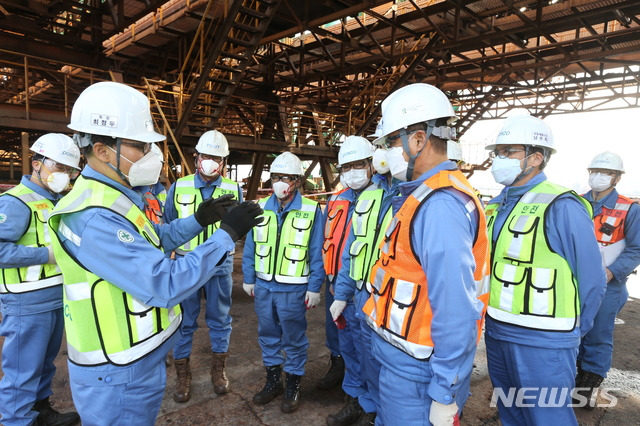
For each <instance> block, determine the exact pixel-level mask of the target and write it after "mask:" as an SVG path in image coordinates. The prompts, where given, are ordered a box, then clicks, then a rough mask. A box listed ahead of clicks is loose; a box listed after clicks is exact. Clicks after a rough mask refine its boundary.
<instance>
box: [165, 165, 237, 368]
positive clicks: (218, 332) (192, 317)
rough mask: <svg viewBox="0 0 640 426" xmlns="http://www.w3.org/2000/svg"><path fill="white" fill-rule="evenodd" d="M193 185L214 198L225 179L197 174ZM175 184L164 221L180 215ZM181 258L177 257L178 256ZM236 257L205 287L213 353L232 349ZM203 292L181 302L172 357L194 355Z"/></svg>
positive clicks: (207, 320)
mask: <svg viewBox="0 0 640 426" xmlns="http://www.w3.org/2000/svg"><path fill="white" fill-rule="evenodd" d="M193 183H194V186H195V187H196V188H199V189H200V193H201V194H202V199H203V200H206V199H209V198H211V195H212V194H213V191H215V189H216V188H217V187H218V186H220V184H221V183H222V177H220V176H218V178H217V179H215V180H213V181H211V182H207V181H205V180H204V179H202V177H201V176H200V172H196V175H195V178H194V180H193ZM175 189H176V184H175V183H174V184H173V185H171V188H169V192H168V194H167V202H166V203H165V206H164V219H165V221H166V222H167V223H171V221H173V220H175V219H177V218H178V212H177V211H176V206H175V204H174V201H173V199H174V194H175ZM238 196H239V197H240V199H239V200H238V202H239V203H241V202H242V190H241V189H240V187H239V186H238ZM176 256H178V255H176ZM232 272H233V256H228V257H227V259H226V260H225V261H224V263H223V264H222V265H220V266H219V267H218V268H217V269H216V272H215V274H214V275H213V276H212V277H211V279H209V280H208V281H207V282H206V283H205V284H204V285H203V286H202V291H204V298H205V301H206V306H205V323H206V324H207V327H208V328H209V340H210V342H211V350H212V351H213V352H214V353H226V352H227V350H228V349H229V338H230V336H231V315H229V309H231V288H232V286H233V280H232V277H231V273H232ZM201 296H202V292H201V290H200V289H198V290H196V291H195V292H193V294H191V295H190V296H189V297H187V298H186V299H185V300H183V301H182V315H183V316H182V325H181V326H180V333H181V338H180V340H179V341H178V343H176V345H175V346H174V347H173V358H174V359H183V358H188V357H190V356H191V347H192V344H193V333H195V331H196V330H197V329H198V315H200V299H201Z"/></svg>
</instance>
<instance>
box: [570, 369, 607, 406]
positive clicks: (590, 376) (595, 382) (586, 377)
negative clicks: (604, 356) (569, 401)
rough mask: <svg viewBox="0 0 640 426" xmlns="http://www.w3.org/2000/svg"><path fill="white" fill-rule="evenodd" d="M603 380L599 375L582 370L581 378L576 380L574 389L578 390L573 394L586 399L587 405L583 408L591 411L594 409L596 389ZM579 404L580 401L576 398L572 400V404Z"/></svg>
mask: <svg viewBox="0 0 640 426" xmlns="http://www.w3.org/2000/svg"><path fill="white" fill-rule="evenodd" d="M603 380H604V377H602V376H601V375H599V374H596V373H592V372H591V371H586V370H582V376H581V377H580V380H579V381H578V380H576V388H577V389H578V390H576V391H575V392H576V394H578V395H582V396H584V397H585V398H587V401H588V402H587V405H586V406H584V407H583V408H586V409H588V410H593V409H594V408H595V406H596V400H597V393H598V388H599V387H600V384H602V381H603ZM581 402H582V401H578V400H577V399H576V398H573V403H574V404H579V403H581Z"/></svg>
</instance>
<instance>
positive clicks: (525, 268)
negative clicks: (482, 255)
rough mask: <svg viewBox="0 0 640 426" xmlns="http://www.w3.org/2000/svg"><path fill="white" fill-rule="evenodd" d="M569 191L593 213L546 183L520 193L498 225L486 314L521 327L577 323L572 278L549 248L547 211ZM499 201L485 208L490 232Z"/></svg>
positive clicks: (563, 328) (545, 327)
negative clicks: (505, 217)
mask: <svg viewBox="0 0 640 426" xmlns="http://www.w3.org/2000/svg"><path fill="white" fill-rule="evenodd" d="M564 194H572V195H574V196H575V197H576V199H578V200H579V201H580V202H581V203H582V204H583V205H584V206H585V208H586V209H587V211H588V212H589V214H591V205H590V204H589V202H588V201H586V200H584V199H583V198H582V197H580V196H579V195H578V194H576V193H574V192H573V191H570V190H568V189H566V188H563V187H561V186H559V185H555V184H552V183H550V182H547V181H544V182H542V183H540V184H538V185H536V186H535V187H534V188H532V189H531V190H530V191H529V192H527V193H526V194H524V195H523V196H522V197H521V198H520V200H518V203H517V204H516V205H515V207H514V208H513V210H512V211H511V212H509V216H508V217H507V220H506V221H505V222H504V225H503V227H502V229H500V231H499V234H498V237H497V241H496V242H495V245H494V246H493V247H492V256H491V258H492V262H493V263H492V268H491V271H492V275H491V286H490V287H491V290H490V296H489V308H488V311H487V312H488V314H489V315H490V316H491V318H493V319H495V320H497V321H502V322H506V323H509V324H513V325H518V326H521V327H525V328H531V329H536V330H545V331H570V330H573V328H574V327H575V326H576V325H579V316H580V302H579V300H578V292H577V283H576V279H575V277H574V276H573V273H572V272H571V268H570V267H569V264H568V263H567V261H566V260H565V259H564V258H563V257H561V256H560V255H558V254H557V253H554V252H553V251H552V250H551V248H550V247H549V246H548V244H547V241H549V240H548V238H547V235H546V227H545V223H546V222H545V213H546V212H547V209H548V208H549V206H550V205H551V204H552V203H553V202H554V201H555V200H557V199H558V197H560V196H561V195H564ZM497 211H498V209H497V205H496V204H493V205H488V206H487V217H488V218H489V235H493V225H494V222H495V216H496V215H497Z"/></svg>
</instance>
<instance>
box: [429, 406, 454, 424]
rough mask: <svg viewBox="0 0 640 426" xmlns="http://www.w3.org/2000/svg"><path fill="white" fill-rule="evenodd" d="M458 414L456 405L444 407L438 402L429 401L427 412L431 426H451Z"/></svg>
mask: <svg viewBox="0 0 640 426" xmlns="http://www.w3.org/2000/svg"><path fill="white" fill-rule="evenodd" d="M456 414H458V404H456V403H455V402H454V403H453V404H449V405H445V404H441V403H439V402H438V401H431V409H430V410H429V421H430V422H431V424H433V426H445V425H452V424H453V421H454V419H455V417H456Z"/></svg>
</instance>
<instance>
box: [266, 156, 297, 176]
mask: <svg viewBox="0 0 640 426" xmlns="http://www.w3.org/2000/svg"><path fill="white" fill-rule="evenodd" d="M269 173H283V174H285V175H296V176H301V175H303V174H304V171H303V170H302V162H301V161H300V159H299V158H298V157H297V156H296V155H294V154H292V153H290V152H288V151H287V152H283V153H282V154H280V155H278V156H277V157H276V158H274V159H273V162H272V163H271V167H270V168H269Z"/></svg>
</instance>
